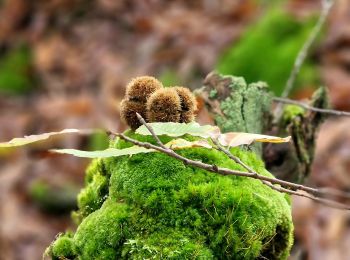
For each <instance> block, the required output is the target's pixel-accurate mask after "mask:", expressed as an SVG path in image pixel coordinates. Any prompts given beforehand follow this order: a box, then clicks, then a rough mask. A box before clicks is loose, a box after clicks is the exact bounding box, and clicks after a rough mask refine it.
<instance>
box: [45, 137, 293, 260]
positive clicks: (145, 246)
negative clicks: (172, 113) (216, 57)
mask: <svg viewBox="0 0 350 260" xmlns="http://www.w3.org/2000/svg"><path fill="white" fill-rule="evenodd" d="M127 135H129V136H130V137H132V138H136V139H138V140H140V141H146V142H151V143H153V144H155V141H154V139H153V137H152V136H142V135H138V134H135V133H134V132H132V131H129V132H127ZM185 138H186V139H188V140H190V141H192V140H193V138H194V137H191V136H187V137H185ZM161 139H162V142H164V143H167V142H169V141H171V139H172V138H171V137H168V136H162V137H161ZM110 146H111V147H112V148H118V149H125V148H128V147H131V146H132V144H130V143H128V142H125V141H122V140H115V141H112V142H111V145H110ZM232 152H233V153H234V154H235V155H236V156H238V157H239V158H240V159H241V160H242V161H244V162H245V163H247V164H248V165H250V166H251V167H252V168H254V169H255V170H256V171H258V172H259V173H261V174H263V175H266V176H269V177H272V175H271V174H270V173H268V172H267V171H266V170H265V168H264V165H263V163H262V161H261V160H260V159H258V157H257V156H256V155H255V154H253V153H251V152H246V151H241V150H239V149H237V148H234V149H232ZM178 153H179V154H181V155H183V156H185V157H188V158H191V159H194V160H201V161H203V162H205V163H210V164H215V165H218V166H221V167H227V168H230V169H236V170H244V169H242V167H241V166H239V165H237V164H235V163H234V162H233V161H232V160H230V159H229V158H227V157H226V156H225V155H224V154H222V153H220V152H219V151H216V150H214V149H205V148H197V147H196V148H188V149H181V150H179V151H178ZM96 176H98V177H96ZM102 176H104V177H105V181H103V183H108V193H106V194H107V197H106V196H105V195H103V194H100V195H97V196H96V195H95V194H93V192H91V193H90V192H86V191H84V190H83V191H82V193H83V195H81V196H79V197H80V198H83V197H84V198H85V199H84V200H81V201H80V209H79V212H80V213H81V212H83V213H82V214H81V216H82V222H81V224H80V225H79V227H78V229H77V231H76V233H75V234H74V236H73V237H72V241H73V246H71V248H72V250H70V251H69V250H68V251H67V250H63V249H60V248H63V247H59V246H57V245H59V244H60V241H59V240H61V239H62V236H61V237H59V238H58V240H56V241H55V242H54V243H53V244H52V246H51V247H50V249H49V253H50V254H51V256H52V258H53V259H55V258H58V257H61V258H63V257H67V258H68V256H69V255H75V257H73V259H255V258H257V257H259V256H268V258H269V259H286V258H287V256H288V254H289V250H290V247H291V244H292V230H293V226H292V221H291V208H290V205H289V203H288V201H287V199H286V198H285V195H284V194H281V193H279V192H276V191H274V190H271V189H270V188H269V187H267V186H265V185H263V184H262V183H261V182H260V181H258V180H253V179H248V178H244V177H237V176H221V175H218V174H215V173H211V172H207V171H204V170H201V169H199V168H194V167H189V166H186V165H184V164H183V163H182V162H180V161H178V160H176V159H174V158H171V157H169V156H167V155H166V154H163V153H145V154H136V155H132V156H122V157H111V158H106V159H99V160H95V161H94V162H93V163H92V166H91V167H90V168H89V169H88V171H87V175H86V187H87V188H88V189H91V190H101V182H99V181H97V180H96V178H97V179H99V178H102ZM104 185H105V184H104ZM89 186H90V188H89ZM104 187H105V186H104ZM87 188H85V189H87ZM96 197H97V200H98V201H100V202H102V200H101V198H103V197H106V198H105V199H104V200H103V202H102V203H98V204H94V203H93V201H94V200H96ZM87 205H91V208H93V210H91V211H86V209H85V208H86V206H87ZM79 212H78V213H79ZM89 212H90V213H89ZM274 238H278V239H274ZM271 241H273V242H274V243H273V244H272V242H271ZM64 248H66V247H64Z"/></svg>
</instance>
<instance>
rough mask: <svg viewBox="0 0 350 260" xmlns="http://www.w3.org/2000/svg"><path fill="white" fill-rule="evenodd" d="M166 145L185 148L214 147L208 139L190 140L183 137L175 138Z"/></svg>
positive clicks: (172, 147)
mask: <svg viewBox="0 0 350 260" xmlns="http://www.w3.org/2000/svg"><path fill="white" fill-rule="evenodd" d="M165 146H166V147H169V148H171V149H185V148H192V147H204V148H208V149H211V148H212V146H211V145H210V144H209V143H208V142H207V141H206V140H198V141H193V142H190V141H187V140H185V139H182V138H179V139H174V140H172V141H170V142H168V143H167V144H165Z"/></svg>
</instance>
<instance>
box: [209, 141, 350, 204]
mask: <svg viewBox="0 0 350 260" xmlns="http://www.w3.org/2000/svg"><path fill="white" fill-rule="evenodd" d="M211 140H212V141H213V143H214V144H215V145H216V149H217V150H219V151H221V152H223V153H225V154H226V155H227V156H228V157H229V158H230V159H231V160H233V161H234V162H236V163H237V164H239V165H241V166H242V167H244V168H245V169H246V170H248V171H249V172H250V173H254V174H256V175H258V173H257V172H256V171H254V170H253V169H252V168H251V167H249V166H248V165H246V164H245V163H244V162H242V161H241V159H239V158H238V157H236V156H234V155H233V154H232V153H231V152H230V151H229V150H227V149H225V148H224V147H222V146H221V145H220V144H219V142H218V141H217V140H215V139H213V138H212V139H211ZM261 182H262V183H263V184H265V185H267V186H269V187H270V188H271V189H273V190H276V191H278V192H283V193H288V194H290V195H296V196H299V197H305V198H308V199H311V200H314V201H316V202H318V203H321V204H324V205H327V206H331V207H335V208H339V209H344V204H342V203H338V202H336V201H333V200H329V199H322V198H317V197H315V196H313V195H309V194H307V193H302V192H297V191H293V190H289V189H286V188H283V187H281V186H275V185H273V184H272V183H270V182H268V181H263V180H261ZM319 191H320V192H322V193H326V192H327V193H328V192H329V191H331V193H333V194H331V195H336V196H340V197H345V196H346V197H347V196H349V195H348V194H344V193H343V192H341V191H334V190H328V189H327V190H322V191H321V190H319Z"/></svg>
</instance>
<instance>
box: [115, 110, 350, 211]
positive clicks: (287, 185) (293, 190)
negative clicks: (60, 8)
mask: <svg viewBox="0 0 350 260" xmlns="http://www.w3.org/2000/svg"><path fill="white" fill-rule="evenodd" d="M139 117H140V122H141V123H142V124H143V125H144V126H145V127H146V128H147V129H148V130H149V131H150V133H151V134H152V136H153V137H154V138H155V140H157V143H158V144H159V146H157V145H153V144H151V143H146V142H141V141H138V140H135V139H133V138H130V137H128V136H125V135H124V134H119V133H115V135H116V136H119V137H120V138H121V139H124V140H125V141H128V142H130V143H133V144H135V145H137V146H141V147H145V148H148V149H154V150H157V151H159V152H162V153H165V154H167V155H169V156H171V157H173V158H176V159H178V160H180V161H182V162H183V163H184V164H186V165H191V166H194V167H198V168H201V169H204V170H207V171H210V172H214V173H218V174H221V175H235V176H242V177H248V178H253V179H257V180H260V181H263V182H264V184H265V182H268V183H269V184H266V185H268V186H269V187H271V188H272V186H273V187H274V188H273V189H275V190H278V191H281V192H285V193H288V194H294V195H298V196H302V197H307V198H310V199H312V200H314V201H317V202H320V203H322V204H326V205H328V206H332V207H335V208H340V209H348V210H350V206H348V205H344V204H341V203H337V202H335V201H331V200H327V199H322V198H317V197H314V196H312V195H308V194H303V193H299V192H297V191H298V190H303V191H306V192H310V193H312V194H319V193H320V191H319V190H317V189H315V188H311V187H307V186H304V185H301V184H295V183H291V182H287V181H283V180H279V179H275V178H270V177H267V176H263V175H259V174H257V173H255V172H253V173H252V172H243V171H237V170H231V169H227V168H222V167H218V166H217V165H211V164H206V163H203V162H201V161H196V160H191V159H188V158H186V157H183V156H181V155H179V154H177V153H176V152H175V151H174V150H172V149H170V148H167V147H165V146H164V144H163V143H162V142H161V141H160V140H159V138H158V137H157V135H156V134H155V132H154V131H153V129H152V127H151V126H149V125H148V124H147V123H146V121H145V120H143V118H142V117H141V116H140V115H139ZM247 167H249V166H247ZM272 184H278V185H281V186H282V187H276V186H274V185H272Z"/></svg>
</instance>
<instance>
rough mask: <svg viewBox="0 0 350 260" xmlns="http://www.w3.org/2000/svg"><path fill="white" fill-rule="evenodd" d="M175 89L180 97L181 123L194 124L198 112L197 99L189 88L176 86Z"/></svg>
mask: <svg viewBox="0 0 350 260" xmlns="http://www.w3.org/2000/svg"><path fill="white" fill-rule="evenodd" d="M174 89H175V90H176V92H177V94H178V95H179V97H180V102H181V114H180V123H189V122H192V121H193V120H194V118H195V112H196V110H197V101H196V98H195V97H194V95H193V94H192V92H191V91H190V90H189V89H188V88H185V87H178V86H176V87H174Z"/></svg>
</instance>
